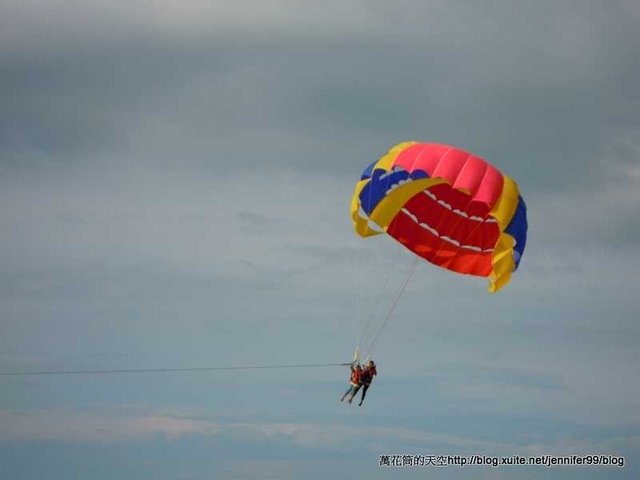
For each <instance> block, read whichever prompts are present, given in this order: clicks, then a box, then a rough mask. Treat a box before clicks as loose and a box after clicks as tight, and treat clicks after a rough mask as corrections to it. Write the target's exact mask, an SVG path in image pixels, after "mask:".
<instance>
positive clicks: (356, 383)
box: [340, 360, 378, 407]
mask: <svg viewBox="0 0 640 480" xmlns="http://www.w3.org/2000/svg"><path fill="white" fill-rule="evenodd" d="M354 364H355V367H354ZM349 368H350V369H351V379H350V380H349V388H347V391H346V392H344V395H342V397H341V398H340V401H341V402H342V401H344V399H345V398H346V397H347V395H348V396H349V403H351V402H352V401H353V398H354V397H355V396H356V395H357V393H358V391H360V389H361V388H362V396H361V397H360V403H359V404H358V406H360V407H361V406H362V402H364V397H365V396H366V395H367V390H369V387H370V386H371V381H372V380H373V377H374V376H376V375H377V374H378V372H377V371H376V364H375V363H374V362H373V360H369V361H368V362H367V363H366V364H365V366H364V368H363V367H362V365H360V364H357V363H356V362H355V361H354V362H353V363H352V364H350V365H349Z"/></svg>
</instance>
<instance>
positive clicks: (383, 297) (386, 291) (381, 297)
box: [360, 248, 406, 347]
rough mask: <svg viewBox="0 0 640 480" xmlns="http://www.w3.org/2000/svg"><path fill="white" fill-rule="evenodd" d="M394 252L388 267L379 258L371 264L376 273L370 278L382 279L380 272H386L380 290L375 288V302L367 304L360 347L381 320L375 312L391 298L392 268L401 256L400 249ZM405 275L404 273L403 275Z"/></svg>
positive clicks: (364, 343) (368, 338)
mask: <svg viewBox="0 0 640 480" xmlns="http://www.w3.org/2000/svg"><path fill="white" fill-rule="evenodd" d="M394 250H395V254H394V256H393V259H392V261H391V264H390V265H391V266H390V267H388V268H387V267H385V265H384V264H383V262H382V261H381V259H380V258H377V259H376V258H375V257H374V260H377V262H376V261H374V262H372V263H377V268H376V272H374V273H373V274H372V275H371V278H378V277H382V275H381V274H379V273H382V270H384V271H385V272H386V274H385V275H384V283H383V285H382V288H381V289H380V288H378V287H376V288H375V291H376V293H377V295H376V300H375V301H373V302H370V303H369V308H368V309H367V310H366V312H365V315H366V317H365V320H366V323H365V325H364V329H363V330H364V331H363V333H362V338H361V339H360V341H361V345H362V346H363V347H364V346H365V345H366V344H367V342H368V341H369V340H370V339H371V336H372V335H373V334H374V327H375V326H376V325H378V324H379V322H380V321H381V319H382V316H381V315H377V312H380V311H381V310H382V307H383V303H385V302H386V301H388V300H390V299H391V298H392V296H391V294H392V292H391V291H390V285H392V284H395V281H394V282H392V281H391V280H392V276H393V273H394V268H393V266H395V265H398V263H399V262H398V260H399V259H400V257H401V256H402V253H403V251H402V249H400V248H396V249H394ZM405 275H406V273H405Z"/></svg>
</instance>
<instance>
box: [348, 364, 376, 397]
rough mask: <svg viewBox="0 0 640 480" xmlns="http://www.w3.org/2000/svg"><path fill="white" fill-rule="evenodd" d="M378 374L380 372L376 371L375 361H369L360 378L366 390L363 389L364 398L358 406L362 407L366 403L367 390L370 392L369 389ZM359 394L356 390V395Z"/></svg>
mask: <svg viewBox="0 0 640 480" xmlns="http://www.w3.org/2000/svg"><path fill="white" fill-rule="evenodd" d="M377 374H378V372H377V371H376V364H375V363H373V360H369V363H368V364H367V366H366V367H365V368H364V370H363V371H362V375H361V376H360V384H361V385H362V386H363V387H364V388H363V389H362V397H360V403H359V404H358V406H360V407H361V406H362V402H364V397H365V395H366V394H367V390H369V387H370V386H371V381H372V380H373V377H374V376H376V375H377ZM357 392H358V390H356V393H357ZM354 395H355V394H354Z"/></svg>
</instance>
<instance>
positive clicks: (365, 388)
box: [360, 385, 370, 406]
mask: <svg viewBox="0 0 640 480" xmlns="http://www.w3.org/2000/svg"><path fill="white" fill-rule="evenodd" d="M369 387H370V385H365V386H364V388H363V389H362V397H360V406H362V402H364V397H365V395H366V394H367V390H369Z"/></svg>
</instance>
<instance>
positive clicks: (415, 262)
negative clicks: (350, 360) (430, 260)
mask: <svg viewBox="0 0 640 480" xmlns="http://www.w3.org/2000/svg"><path fill="white" fill-rule="evenodd" d="M420 260H421V258H420V257H417V258H415V259H414V260H413V263H412V264H411V268H410V269H409V271H408V272H407V274H406V275H405V277H404V279H403V280H402V284H401V285H400V288H399V289H398V293H397V294H396V298H395V299H394V300H393V303H392V304H391V307H390V308H389V311H388V312H387V315H386V316H385V318H384V321H383V322H382V325H380V328H379V329H378V332H377V333H376V335H375V337H373V340H372V341H371V343H370V344H369V348H368V349H367V353H366V355H365V357H366V358H370V355H371V351H372V350H373V347H374V345H375V344H376V342H377V341H378V338H379V337H380V334H381V333H382V330H384V327H386V325H387V323H389V320H390V319H391V314H392V313H393V311H394V310H395V308H396V305H398V302H399V301H400V297H402V294H403V293H404V290H405V288H406V287H407V285H408V284H409V280H411V277H412V276H413V274H414V272H415V271H416V267H417V266H418V263H419V262H420Z"/></svg>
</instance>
